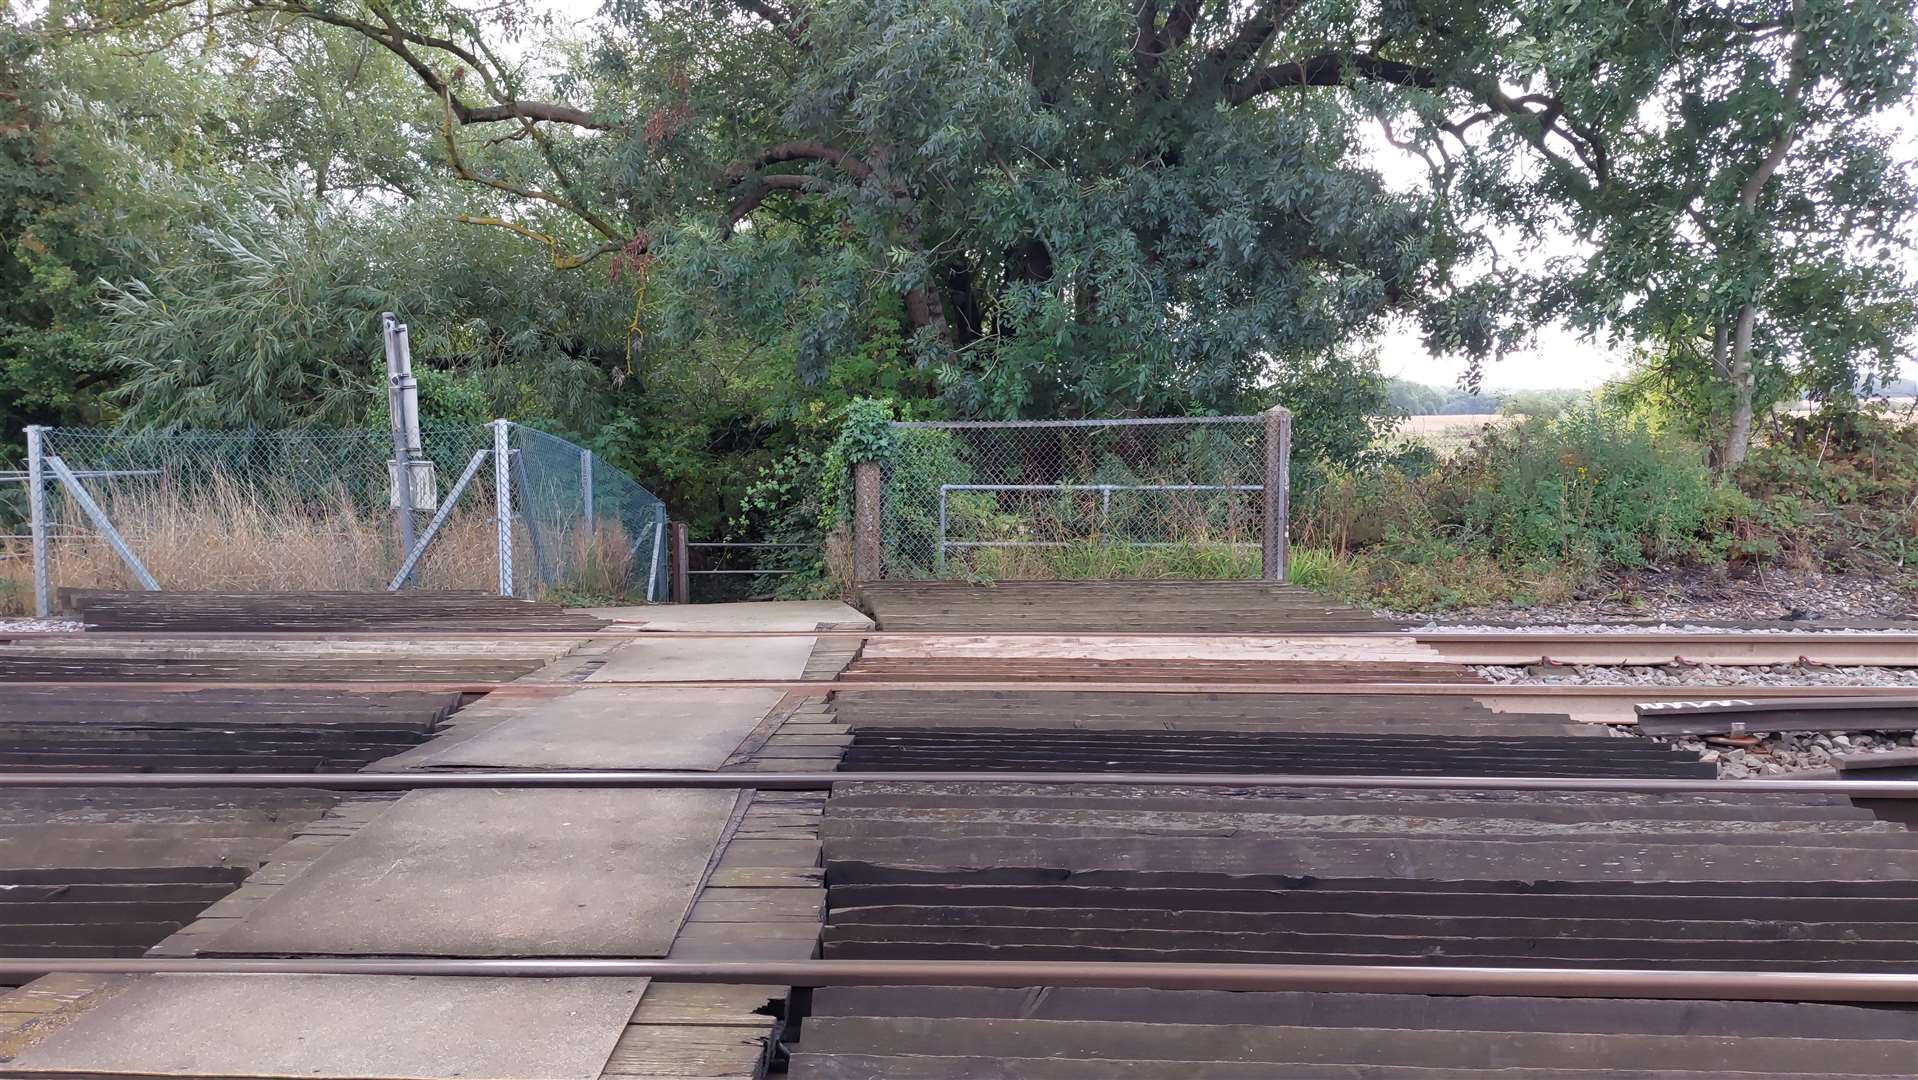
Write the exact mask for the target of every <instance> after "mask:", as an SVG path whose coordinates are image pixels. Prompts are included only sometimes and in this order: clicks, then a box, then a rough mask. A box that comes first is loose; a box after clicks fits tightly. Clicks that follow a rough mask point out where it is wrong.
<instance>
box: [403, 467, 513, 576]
mask: <svg viewBox="0 0 1918 1080" xmlns="http://www.w3.org/2000/svg"><path fill="white" fill-rule="evenodd" d="M490 453H492V451H491V450H475V451H473V456H472V458H471V459H469V460H468V461H467V462H466V471H465V472H462V473H460V478H459V483H457V484H454V485H453V490H451V491H449V492H447V493H446V498H444V499H441V500H440V508H439V511H438V512H437V513H435V514H434V515H433V520H432V521H431V522H429V523H428V524H427V526H426V531H425V532H423V533H421V534H420V538H419V539H418V540H416V541H414V543H413V550H411V551H409V552H407V553H406V561H405V562H403V563H401V564H400V569H399V572H398V573H396V574H394V575H393V580H392V581H391V582H389V583H388V584H387V586H386V591H387V592H398V591H400V589H401V588H402V587H403V586H405V584H406V579H407V578H410V577H412V576H413V568H414V567H415V566H418V565H419V562H420V556H422V555H425V554H426V547H427V545H428V544H431V543H432V542H433V538H434V537H435V536H438V535H439V531H440V526H441V525H444V524H446V519H447V518H448V517H449V516H451V515H452V513H453V504H454V503H457V502H459V501H460V495H461V494H462V493H464V492H465V491H466V485H468V484H470V483H472V482H473V475H474V474H475V473H477V472H479V467H480V462H482V461H485V460H486V455H488V454H490Z"/></svg>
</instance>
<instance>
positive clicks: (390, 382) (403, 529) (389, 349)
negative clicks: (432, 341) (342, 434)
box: [380, 311, 413, 559]
mask: <svg viewBox="0 0 1918 1080" xmlns="http://www.w3.org/2000/svg"><path fill="white" fill-rule="evenodd" d="M380 325H381V328H382V329H383V330H384V332H385V339H386V411H387V414H388V419H389V420H390V424H389V426H390V427H391V428H392V429H393V521H394V524H395V525H396V526H397V528H398V531H399V538H400V558H401V559H405V557H406V555H407V553H409V552H411V551H412V550H413V456H412V454H410V453H408V446H407V439H408V432H407V429H406V400H405V399H406V390H407V387H406V384H407V383H409V382H411V381H412V372H411V371H409V370H408V367H409V364H408V362H407V360H406V359H405V358H404V356H403V354H402V349H403V348H404V347H405V346H404V345H403V344H402V342H401V338H400V335H401V334H402V333H404V332H405V327H403V326H401V325H400V324H399V319H398V318H397V317H395V316H394V314H393V313H392V312H390V311H387V312H382V313H381V315H380Z"/></svg>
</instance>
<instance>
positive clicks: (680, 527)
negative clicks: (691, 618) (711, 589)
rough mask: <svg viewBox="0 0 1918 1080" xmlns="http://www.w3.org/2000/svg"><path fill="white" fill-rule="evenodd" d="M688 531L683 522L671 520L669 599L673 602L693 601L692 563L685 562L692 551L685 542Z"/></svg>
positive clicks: (685, 602) (684, 602)
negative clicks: (671, 545)
mask: <svg viewBox="0 0 1918 1080" xmlns="http://www.w3.org/2000/svg"><path fill="white" fill-rule="evenodd" d="M688 532H689V530H688V529H687V526H686V523H685V522H683V521H675V522H673V524H672V533H673V554H672V560H671V562H672V568H673V588H672V596H671V600H672V602H673V603H675V604H690V603H692V602H693V576H692V574H691V573H690V571H691V570H692V565H691V564H690V563H688V562H687V559H689V558H690V557H691V553H692V549H691V548H690V547H689V546H688V543H687V542H688V539H689V537H688V535H687V534H688Z"/></svg>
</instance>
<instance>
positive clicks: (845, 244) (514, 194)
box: [50, 0, 1912, 461]
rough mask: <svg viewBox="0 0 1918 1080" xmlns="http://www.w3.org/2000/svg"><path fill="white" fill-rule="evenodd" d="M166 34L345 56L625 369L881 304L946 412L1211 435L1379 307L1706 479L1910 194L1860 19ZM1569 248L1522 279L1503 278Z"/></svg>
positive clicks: (1165, 7)
mask: <svg viewBox="0 0 1918 1080" xmlns="http://www.w3.org/2000/svg"><path fill="white" fill-rule="evenodd" d="M152 3H153V0H90V2H85V3H82V4H81V5H80V6H77V7H73V8H67V7H63V6H56V9H55V11H54V12H53V13H52V15H50V22H51V23H52V24H55V25H56V26H58V27H60V28H64V29H65V30H67V31H69V32H71V31H76V30H77V31H80V32H87V31H88V30H89V29H91V30H92V31H94V32H98V31H100V30H102V29H104V28H110V27H114V26H121V25H126V24H128V23H130V22H131V23H137V22H140V21H142V20H146V19H150V18H152V17H154V15H155V8H154V7H153V6H152ZM159 3H160V10H161V11H162V13H163V14H165V15H166V16H167V17H172V18H176V19H179V18H184V19H187V20H189V21H191V20H195V19H207V20H211V21H213V22H215V23H218V22H222V21H226V20H244V21H247V22H249V23H252V24H256V25H257V24H261V23H262V22H264V23H265V24H266V25H271V26H275V27H280V26H286V25H296V24H302V23H304V24H308V25H312V26H315V27H322V28H325V29H326V30H327V31H328V32H329V33H343V34H346V35H349V36H353V37H356V38H357V39H358V40H361V41H363V42H367V43H371V44H372V45H373V46H376V47H377V48H378V49H379V50H381V51H382V52H384V53H385V54H386V55H387V56H388V57H390V58H391V59H392V60H393V61H394V62H396V63H397V64H398V65H399V66H400V68H401V69H402V70H403V71H404V72H405V73H407V74H408V75H409V76H410V77H411V78H412V79H413V80H414V82H415V83H416V84H417V86H418V87H419V89H420V90H421V91H422V97H423V100H425V101H427V102H430V103H431V104H432V105H433V107H434V108H435V109H436V110H437V117H438V124H437V127H436V128H435V129H434V130H432V131H431V134H430V136H428V137H429V138H430V139H431V143H432V145H430V146H422V147H419V148H418V149H419V151H420V153H421V154H431V155H433V156H435V157H437V158H438V160H439V161H440V163H441V164H442V166H443V167H444V168H445V169H446V170H447V171H448V172H450V173H451V174H452V175H453V176H456V177H458V178H459V179H460V180H461V181H463V182H465V183H466V184H467V185H469V187H470V188H471V190H472V195H471V197H470V201H469V205H467V206H466V207H465V208H464V209H463V210H462V211H461V213H460V217H461V218H462V220H464V221H466V222H467V223H469V224H471V225H472V226H473V227H476V228H500V229H505V230H509V231H511V232H513V233H516V234H518V235H520V236H522V237H525V238H527V239H528V240H530V241H532V242H534V243H537V244H539V245H541V246H542V247H544V248H545V249H547V255H548V256H549V257H550V260H551V262H552V263H553V265H555V266H556V267H559V268H562V269H577V268H581V267H588V266H596V265H605V266H606V267H607V268H608V269H609V270H610V272H611V273H612V274H613V275H615V276H617V277H619V278H620V280H622V281H623V282H625V283H627V284H628V285H629V286H630V288H631V289H632V291H633V295H634V298H635V307H634V311H633V313H632V320H631V326H632V328H633V330H634V332H635V333H638V334H647V335H651V340H654V341H658V342H672V341H692V340H694V339H695V338H697V337H698V336H699V335H700V334H702V333H709V332H711V331H712V329H713V328H714V327H724V328H727V329H728V330H730V331H735V332H738V333H740V334H742V335H744V336H745V337H746V338H748V339H759V340H771V339H774V338H778V339H780V340H787V341H790V342H791V343H792V345H793V347H794V353H795V355H796V356H797V358H798V364H799V367H800V370H801V372H802V374H804V375H807V376H808V377H816V376H818V375H819V373H821V372H822V371H823V370H824V369H825V364H826V361H827V360H828V359H830V358H831V357H833V356H835V355H840V354H843V353H844V352H845V351H846V350H847V349H849V348H850V347H851V346H852V345H853V343H854V342H855V341H856V340H857V339H858V338H859V337H860V336H861V335H862V334H863V333H865V332H866V330H867V329H868V327H869V325H870V316H871V313H872V312H873V311H874V310H876V308H877V307H879V306H881V305H880V304H879V303H878V301H880V300H881V299H882V298H883V297H884V296H886V295H891V296H894V297H898V298H903V307H904V311H905V312H906V316H907V318H908V320H909V322H910V329H911V331H912V334H913V348H914V350H915V352H916V353H917V355H918V356H919V357H920V358H921V360H922V361H923V362H925V363H926V364H928V365H930V366H932V367H934V368H935V369H936V370H937V371H938V372H940V373H941V375H942V377H943V381H944V384H945V386H946V389H947V392H948V395H949V397H950V400H951V402H952V403H953V404H954V405H955V407H957V408H959V409H962V410H965V411H969V412H978V413H987V414H997V415H1059V414H1071V413H1077V412H1120V411H1131V410H1141V411H1165V410H1176V409H1186V408H1242V407H1245V406H1246V405H1248V404H1254V403H1258V402H1259V401H1262V400H1263V399H1264V396H1265V395H1266V394H1267V393H1269V391H1270V390H1271V388H1272V385H1273V383H1274V382H1275V381H1276V376H1277V374H1278V373H1280V372H1283V371H1287V370H1292V371H1298V370H1309V369H1310V368H1311V366H1312V365H1313V364H1317V363H1322V362H1324V361H1325V360H1326V358H1335V359H1337V358H1341V357H1342V356H1344V355H1345V354H1344V353H1343V352H1342V351H1341V350H1340V348H1339V347H1340V346H1341V345H1343V344H1345V343H1347V342H1349V341H1350V340H1351V339H1353V338H1354V337H1357V336H1362V335H1364V334H1366V333H1368V332H1370V331H1372V330H1374V329H1376V328H1378V327H1379V326H1380V325H1381V322H1382V320H1384V319H1386V318H1389V317H1391V316H1392V315H1394V314H1395V313H1404V314H1408V315H1410V316H1412V317H1414V318H1415V319H1417V320H1418V322H1419V324H1420V325H1421V326H1422V328H1423V330H1424V332H1425V337H1426V340H1427V343H1428V345H1429V346H1430V347H1431V348H1433V349H1435V350H1442V351H1451V352H1458V353H1463V354H1465V355H1467V356H1470V357H1473V358H1474V359H1475V360H1476V359H1478V358H1482V357H1485V356H1487V355H1489V354H1493V353H1495V352H1496V351H1497V350H1498V349H1499V348H1500V347H1502V346H1503V345H1505V344H1509V343H1510V342H1511V341H1512V340H1514V339H1515V338H1516V337H1517V336H1519V335H1520V333H1521V330H1522V327H1523V326H1524V325H1525V319H1526V318H1529V319H1531V320H1534V321H1535V320H1537V319H1538V318H1541V317H1543V316H1545V315H1548V314H1569V315H1571V316H1572V317H1573V318H1574V320H1575V321H1578V322H1582V323H1584V324H1586V325H1592V326H1604V327H1608V328H1614V329H1622V330H1623V331H1625V332H1626V333H1627V334H1628V335H1630V336H1633V337H1636V338H1641V339H1649V340H1651V341H1654V342H1656V343H1658V344H1660V345H1661V346H1662V347H1663V351H1662V352H1661V354H1660V355H1661V356H1663V357H1666V358H1667V360H1668V362H1669V364H1670V366H1671V370H1672V371H1673V372H1674V373H1675V375H1684V374H1685V373H1687V372H1689V373H1693V374H1696V375H1697V378H1695V379H1694V382H1696V383H1697V384H1698V385H1700V386H1702V387H1706V388H1707V389H1709V390H1711V393H1709V394H1704V395H1702V397H1701V400H1702V401H1703V404H1701V408H1702V409H1703V410H1704V411H1706V412H1707V413H1708V414H1710V415H1711V416H1715V417H1717V418H1718V423H1717V424H1716V425H1715V428H1716V429H1717V430H1719V431H1721V432H1723V438H1722V439H1721V446H1720V455H1719V456H1720V457H1721V459H1723V460H1726V461H1732V460H1735V459H1736V457H1737V456H1738V455H1739V454H1740V453H1742V445H1743V441H1742V440H1743V438H1744V436H1743V435H1741V434H1739V433H1740V432H1741V431H1743V430H1748V429H1749V416H1750V413H1751V411H1752V409H1753V407H1754V405H1755V404H1758V403H1762V400H1763V398H1764V397H1765V395H1764V393H1763V390H1762V388H1763V387H1764V386H1765V385H1767V383H1766V381H1765V377H1764V374H1765V372H1766V371H1767V370H1775V369H1784V368H1788V367H1789V368H1791V369H1792V370H1794V371H1795V372H1797V373H1798V374H1800V375H1803V374H1804V373H1806V372H1809V371H1814V370H1815V371H1817V372H1822V373H1823V375H1822V376H1821V378H1822V379H1823V381H1824V382H1825V383H1828V384H1835V383H1836V382H1837V381H1838V375H1837V374H1834V373H1840V374H1842V373H1844V372H1851V373H1855V372H1856V370H1857V368H1858V364H1859V360H1860V358H1861V357H1864V356H1871V355H1878V356H1882V355H1884V354H1885V352H1886V350H1888V349H1889V348H1890V347H1892V344H1893V343H1895V342H1896V341H1898V340H1899V338H1900V337H1901V335H1902V334H1903V333H1904V331H1905V329H1906V328H1907V327H1906V323H1905V322H1903V321H1901V319H1903V318H1905V316H1906V313H1908V306H1907V305H1905V302H1904V292H1903V286H1902V282H1900V281H1898V280H1896V278H1895V275H1893V274H1891V273H1889V272H1888V269H1887V267H1888V265H1889V264H1888V261H1887V259H1888V257H1887V256H1886V255H1883V254H1881V253H1880V249H1881V248H1883V247H1885V246H1887V245H1888V244H1889V243H1890V241H1891V239H1892V237H1893V236H1894V234H1895V231H1896V229H1897V227H1898V226H1899V225H1900V224H1901V223H1902V221H1903V220H1904V217H1905V215H1906V213H1907V212H1908V210H1909V207H1908V195H1907V193H1906V191H1905V189H1904V188H1903V187H1902V186H1901V185H1902V178H1901V177H1898V176H1896V175H1893V180H1894V181H1895V183H1892V184H1887V185H1884V186H1882V187H1880V188H1879V189H1876V190H1874V189H1873V188H1872V187H1871V185H1870V183H1868V182H1867V180H1868V178H1869V177H1870V176H1872V175H1873V172H1874V169H1876V170H1877V175H1879V176H1884V175H1886V174H1887V172H1889V171H1891V170H1889V169H1888V167H1887V162H1886V160H1885V156H1884V147H1883V144H1882V142H1881V141H1874V139H1873V138H1871V137H1870V136H1868V135H1865V134H1861V129H1860V128H1859V126H1858V124H1857V123H1856V122H1857V121H1858V120H1860V119H1861V118H1864V117H1868V116H1870V115H1872V114H1873V113H1875V112H1877V111H1880V110H1882V109H1883V108H1884V107H1885V106H1886V105H1888V104H1889V103H1892V102H1895V101H1898V100H1901V99H1903V98H1905V97H1906V96H1907V95H1908V93H1909V89H1910V86H1909V82H1910V70H1909V69H1910V60H1911V52H1912V49H1911V20H1910V10H1909V5H1908V4H1893V3H1889V2H1887V0H1860V2H1855V3H1854V2H1847V0H1769V2H1767V0H1710V2H1705V0H1666V2H1663V3H1646V2H1644V0H1586V2H1582V3H1578V4H1566V3H1563V2H1562V0H1520V2H1518V3H1515V4H1514V3H1492V2H1489V0H1464V2H1455V0H1453V2H1446V0H1384V2H1379V0H1365V2H1360V0H1012V2H1007V0H815V2H806V0H612V2H611V3H609V4H608V7H607V9H606V14H607V16H608V18H607V20H606V21H605V22H604V23H602V24H600V29H602V30H603V33H602V34H601V36H599V37H597V38H596V39H594V40H592V41H590V42H587V43H584V44H579V45H574V46H566V45H564V44H563V43H562V44H561V45H558V46H555V45H553V44H551V41H550V39H545V38H540V37H539V36H538V29H539V28H538V27H537V26H536V25H534V24H532V23H529V22H528V20H527V19H526V17H525V13H524V12H523V11H521V10H519V9H518V8H516V7H513V6H510V5H508V6H496V7H488V8H485V9H468V8H462V7H459V6H454V5H451V4H448V3H446V2H444V0H211V2H210V3H204V2H203V0H194V2H193V3H190V4H189V3H186V2H184V0H159ZM255 36H256V35H255ZM255 36H249V35H239V36H238V37H237V39H236V40H239V41H241V42H245V41H250V40H254V39H255ZM1372 131H1382V132H1383V133H1384V138H1385V139H1386V140H1387V141H1389V142H1390V143H1392V144H1393V145H1396V146H1398V147H1400V148H1402V149H1404V150H1406V151H1409V152H1413V153H1417V154H1420V155H1422V156H1423V157H1424V158H1425V159H1426V161H1427V162H1428V163H1429V164H1430V166H1431V182H1430V183H1429V184H1427V185H1424V186H1421V187H1417V188H1414V189H1412V190H1402V189H1395V188H1393V187H1390V186H1388V185H1387V184H1385V183H1384V182H1383V181H1382V180H1381V178H1380V177H1379V175H1377V173H1376V172H1375V171H1374V170H1373V168H1372V167H1371V165H1372V161H1373V158H1372V149H1371V148H1372V146H1373V145H1374V144H1373V143H1372V142H1371V141H1369V140H1368V138H1367V134H1368V133H1369V132H1372ZM1821 230H1822V231H1821ZM1566 234H1570V235H1574V236H1577V237H1579V238H1581V239H1582V240H1583V241H1585V242H1586V244H1587V245H1588V246H1587V247H1585V248H1583V249H1581V254H1580V256H1579V257H1577V258H1575V259H1573V260H1571V261H1570V262H1569V263H1567V264H1566V265H1563V266H1560V267H1557V268H1555V272H1554V274H1553V275H1552V276H1551V277H1550V278H1549V279H1548V280H1546V281H1544V282H1542V283H1535V282H1531V281H1529V280H1525V279H1522V278H1521V277H1519V276H1518V275H1517V274H1516V273H1514V272H1513V271H1511V270H1510V268H1509V263H1508V262H1507V261H1506V259H1505V258H1504V257H1503V256H1504V254H1505V253H1502V252H1501V251H1500V250H1499V243H1498V242H1497V240H1498V238H1501V237H1505V238H1509V237H1511V236H1513V235H1516V236H1517V237H1519V238H1520V242H1522V243H1526V244H1534V243H1536V242H1538V241H1540V240H1543V239H1546V238H1549V237H1553V236H1562V235H1566ZM1860 238H1864V240H1863V242H1860ZM1540 297H1542V298H1543V299H1542V301H1540V302H1538V303H1534V302H1533V301H1535V300H1538V298H1540ZM1874 350H1875V352H1874ZM1800 356H1809V357H1811V358H1812V360H1811V361H1810V362H1809V363H1795V358H1796V357H1800ZM1341 362H1342V361H1341ZM1698 373H1703V374H1698ZM1778 381H1780V380H1774V382H1778ZM1787 381H1788V380H1787ZM1800 381H1803V380H1802V379H1801V380H1800Z"/></svg>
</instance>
